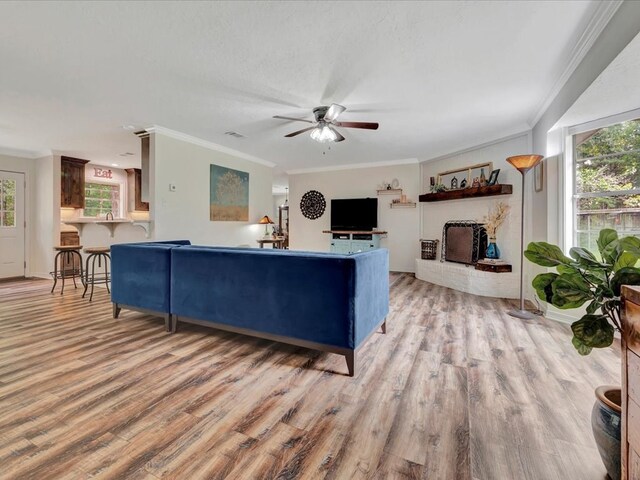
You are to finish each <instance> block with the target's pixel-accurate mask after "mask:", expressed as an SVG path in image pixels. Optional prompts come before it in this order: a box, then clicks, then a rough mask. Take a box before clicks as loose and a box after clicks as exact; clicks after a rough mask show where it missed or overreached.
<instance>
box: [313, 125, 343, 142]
mask: <svg viewBox="0 0 640 480" xmlns="http://www.w3.org/2000/svg"><path fill="white" fill-rule="evenodd" d="M323 123H324V122H323ZM311 138H313V139H314V140H315V141H316V142H320V143H327V142H335V141H336V140H337V139H338V135H336V131H335V130H334V129H333V128H331V127H330V126H328V125H326V124H324V125H322V126H318V127H317V128H314V129H313V130H312V131H311Z"/></svg>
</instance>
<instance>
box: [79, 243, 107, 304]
mask: <svg viewBox="0 0 640 480" xmlns="http://www.w3.org/2000/svg"><path fill="white" fill-rule="evenodd" d="M110 251H111V249H110V248H109V247H90V248H85V249H84V252H85V253H88V254H89V256H88V257H87V263H86V268H85V269H84V274H85V277H84V292H82V298H84V296H85V295H86V293H87V289H88V288H89V285H91V295H90V296H89V301H91V300H93V287H94V285H96V284H101V283H104V284H105V285H106V286H107V292H109V293H111V290H110V289H109V282H110V281H111V273H110V272H109V263H110V262H111V256H110V255H109V252H110ZM96 260H97V261H98V269H100V268H102V264H103V263H104V273H100V272H98V274H97V275H96ZM89 264H91V267H89Z"/></svg>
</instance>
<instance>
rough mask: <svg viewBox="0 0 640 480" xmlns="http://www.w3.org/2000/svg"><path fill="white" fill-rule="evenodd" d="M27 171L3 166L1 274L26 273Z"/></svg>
mask: <svg viewBox="0 0 640 480" xmlns="http://www.w3.org/2000/svg"><path fill="white" fill-rule="evenodd" d="M24 184H25V180H24V173H15V172H5V171H3V170H0V278H11V277H24V271H25V256H24V254H25V251H24V237H25V219H24Z"/></svg>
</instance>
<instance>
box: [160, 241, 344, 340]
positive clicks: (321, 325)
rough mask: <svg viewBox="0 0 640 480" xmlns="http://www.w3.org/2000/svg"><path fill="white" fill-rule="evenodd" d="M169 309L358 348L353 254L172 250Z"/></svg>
mask: <svg viewBox="0 0 640 480" xmlns="http://www.w3.org/2000/svg"><path fill="white" fill-rule="evenodd" d="M171 256H172V260H171V262H172V265H171V271H172V280H171V313H173V314H176V315H178V316H184V317H190V318H194V319H199V320H208V321H211V322H215V323H222V324H226V325H231V326H235V327H240V328H245V329H250V330H256V331H260V332H265V333H270V334H272V335H281V336H286V337H294V338H297V339H300V340H307V341H310V342H315V343H322V344H325V345H333V346H336V347H342V348H354V346H355V345H354V338H355V335H354V317H353V315H354V304H353V302H354V293H353V289H354V282H355V270H354V267H355V259H354V258H351V257H349V256H342V255H327V254H314V253H308V252H287V253H284V252H278V251H274V252H268V251H265V250H262V251H260V250H259V249H253V250H251V249H249V250H247V249H230V248H207V247H184V248H179V249H175V250H173V251H172V255H171Z"/></svg>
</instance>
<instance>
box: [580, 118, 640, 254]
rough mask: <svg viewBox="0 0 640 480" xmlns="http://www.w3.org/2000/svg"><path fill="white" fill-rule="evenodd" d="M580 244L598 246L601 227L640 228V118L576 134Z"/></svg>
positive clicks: (623, 231) (632, 230) (630, 232)
mask: <svg viewBox="0 0 640 480" xmlns="http://www.w3.org/2000/svg"><path fill="white" fill-rule="evenodd" d="M574 138H575V145H574V148H575V193H576V203H575V209H576V212H575V213H576V223H575V228H576V244H577V245H578V246H580V247H583V248H586V249H588V250H591V251H597V249H596V248H595V247H596V242H597V238H598V233H599V231H600V230H602V229H605V228H610V229H613V230H616V231H617V232H618V233H620V234H623V235H639V234H640V194H639V193H637V191H638V190H640V120H631V121H627V122H622V123H618V124H615V125H611V126H609V127H605V128H600V129H596V130H592V131H590V132H584V133H581V134H578V135H575V137H574Z"/></svg>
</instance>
